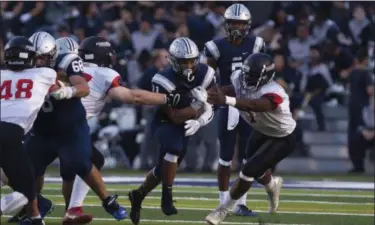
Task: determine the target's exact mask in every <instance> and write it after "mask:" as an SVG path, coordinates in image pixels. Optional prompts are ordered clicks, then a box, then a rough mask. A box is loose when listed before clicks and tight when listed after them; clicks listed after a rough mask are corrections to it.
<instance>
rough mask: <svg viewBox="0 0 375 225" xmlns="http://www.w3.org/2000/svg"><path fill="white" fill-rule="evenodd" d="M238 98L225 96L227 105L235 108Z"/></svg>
mask: <svg viewBox="0 0 375 225" xmlns="http://www.w3.org/2000/svg"><path fill="white" fill-rule="evenodd" d="M236 102H237V101H236V98H234V97H229V96H225V104H227V105H230V106H233V107H235V106H236Z"/></svg>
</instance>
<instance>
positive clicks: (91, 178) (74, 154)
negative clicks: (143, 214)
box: [59, 121, 127, 220]
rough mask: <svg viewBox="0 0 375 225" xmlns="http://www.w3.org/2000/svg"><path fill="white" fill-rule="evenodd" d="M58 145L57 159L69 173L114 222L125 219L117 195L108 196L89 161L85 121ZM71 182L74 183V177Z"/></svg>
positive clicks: (89, 143) (89, 140)
mask: <svg viewBox="0 0 375 225" xmlns="http://www.w3.org/2000/svg"><path fill="white" fill-rule="evenodd" d="M60 145H61V146H62V148H61V151H60V152H59V157H60V158H61V159H63V160H64V161H65V162H66V164H67V166H68V167H69V170H70V171H73V172H74V173H75V174H77V175H78V176H80V177H81V178H82V179H83V180H84V181H85V182H86V184H88V186H89V187H90V188H91V189H92V190H93V191H94V192H95V193H96V194H97V196H98V197H99V198H100V199H101V200H102V206H103V207H104V209H105V210H106V211H107V212H108V213H109V214H111V215H112V216H113V217H114V218H115V219H116V220H122V219H124V218H126V216H127V213H126V210H125V208H123V207H122V206H120V205H119V204H118V203H117V201H116V199H117V195H114V196H109V194H108V192H107V189H106V187H105V184H104V182H103V179H102V177H101V174H100V172H99V171H98V169H97V168H96V167H95V166H93V163H92V161H91V156H92V145H91V139H90V135H89V126H88V125H87V121H85V122H83V123H82V124H78V125H77V126H76V127H75V130H74V131H72V132H71V133H70V134H69V135H67V136H66V137H61V139H60ZM67 171H68V169H67ZM69 178H70V177H69ZM69 181H70V180H69ZM72 181H74V176H73V179H72Z"/></svg>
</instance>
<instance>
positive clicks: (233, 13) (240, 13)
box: [224, 3, 251, 41]
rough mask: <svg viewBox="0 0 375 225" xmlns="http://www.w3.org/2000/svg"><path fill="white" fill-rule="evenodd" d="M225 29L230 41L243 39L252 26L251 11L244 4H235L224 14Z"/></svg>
mask: <svg viewBox="0 0 375 225" xmlns="http://www.w3.org/2000/svg"><path fill="white" fill-rule="evenodd" d="M224 18H225V23H224V28H225V32H226V34H227V37H228V39H229V40H230V41H234V40H238V39H243V38H244V37H245V36H246V35H247V34H248V33H249V29H250V25H251V14H250V11H249V10H248V9H247V8H246V6H244V5H243V4H238V3H236V4H233V5H231V6H229V7H228V8H227V9H226V10H225V13H224Z"/></svg>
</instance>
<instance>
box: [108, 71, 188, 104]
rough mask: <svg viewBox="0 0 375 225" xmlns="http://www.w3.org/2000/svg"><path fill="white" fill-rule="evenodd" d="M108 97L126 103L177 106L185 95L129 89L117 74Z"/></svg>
mask: <svg viewBox="0 0 375 225" xmlns="http://www.w3.org/2000/svg"><path fill="white" fill-rule="evenodd" d="M107 95H108V97H110V98H112V99H116V100H118V101H121V102H123V103H126V104H136V105H169V106H174V107H175V106H178V105H179V103H180V102H181V101H182V99H184V98H185V96H182V95H180V94H178V93H170V94H163V93H155V92H150V91H146V90H141V89H129V88H126V87H125V86H124V85H123V82H122V80H121V77H120V76H119V75H117V76H116V77H115V78H114V79H113V80H112V81H111V84H110V87H109V90H108V93H107Z"/></svg>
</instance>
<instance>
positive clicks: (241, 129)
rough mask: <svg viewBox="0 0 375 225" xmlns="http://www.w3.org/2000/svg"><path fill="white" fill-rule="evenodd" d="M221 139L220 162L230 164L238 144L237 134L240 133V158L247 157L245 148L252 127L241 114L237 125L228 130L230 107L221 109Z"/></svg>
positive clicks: (219, 125)
mask: <svg viewBox="0 0 375 225" xmlns="http://www.w3.org/2000/svg"><path fill="white" fill-rule="evenodd" d="M218 123H219V124H218V127H219V140H220V159H219V160H220V161H219V162H220V164H221V165H223V166H230V165H231V164H230V162H231V161H232V159H233V154H234V148H235V145H236V138H237V134H238V135H239V143H238V150H239V151H238V153H239V159H240V160H241V159H244V158H245V149H246V145H247V140H248V139H249V137H250V134H251V131H252V127H251V126H250V125H249V124H248V123H247V122H246V121H245V120H244V119H242V117H241V116H240V119H239V122H238V124H237V127H236V128H234V129H233V130H228V128H227V124H228V108H227V107H225V108H220V109H219V120H218Z"/></svg>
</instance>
